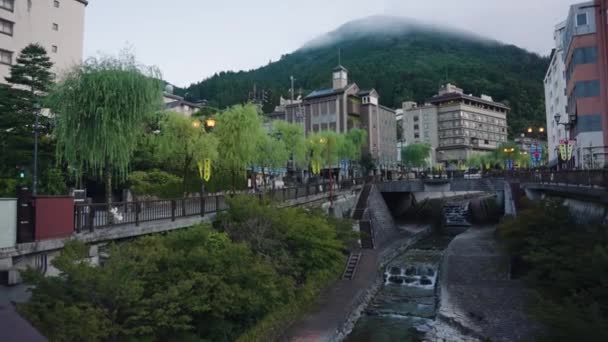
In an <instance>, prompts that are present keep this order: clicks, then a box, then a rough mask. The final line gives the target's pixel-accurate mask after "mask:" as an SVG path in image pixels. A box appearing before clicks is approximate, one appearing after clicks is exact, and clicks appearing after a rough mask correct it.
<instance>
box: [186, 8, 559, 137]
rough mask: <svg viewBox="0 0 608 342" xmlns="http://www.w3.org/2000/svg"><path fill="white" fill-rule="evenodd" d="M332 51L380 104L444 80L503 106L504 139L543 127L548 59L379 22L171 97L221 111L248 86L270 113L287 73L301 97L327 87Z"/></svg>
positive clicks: (432, 89) (422, 93) (463, 36)
mask: <svg viewBox="0 0 608 342" xmlns="http://www.w3.org/2000/svg"><path fill="white" fill-rule="evenodd" d="M338 50H340V51H341V63H342V64H343V65H344V66H346V67H347V68H348V69H349V71H350V73H349V79H350V80H351V81H354V82H356V83H357V84H358V85H359V87H361V88H375V89H377V90H378V92H379V93H380V96H381V99H380V102H381V103H382V104H384V105H386V106H389V107H393V108H398V107H401V102H402V101H406V100H415V101H418V102H422V101H424V100H425V99H427V98H429V97H430V96H432V95H434V94H436V93H437V89H438V87H439V85H440V84H442V83H445V82H446V81H447V82H451V83H454V84H456V85H458V86H459V87H461V88H463V89H464V91H465V92H466V93H472V94H474V95H477V96H479V95H480V94H481V93H484V94H487V95H491V96H492V97H493V98H494V99H495V100H498V101H502V102H504V103H505V104H508V105H509V106H511V108H512V114H511V115H510V117H509V126H510V133H511V135H516V134H518V133H519V132H521V131H522V130H523V128H524V127H525V126H527V125H543V123H544V122H545V119H544V117H545V114H544V111H545V110H544V91H543V78H544V74H545V70H546V68H547V67H548V63H549V60H548V58H546V57H541V56H539V55H537V54H534V53H530V52H528V51H526V50H523V49H520V48H518V47H516V46H514V45H505V44H502V43H499V42H496V41H492V40H489V39H486V38H483V37H479V36H474V35H472V34H468V33H464V32H459V31H455V30H449V29H447V28H441V27H437V26H429V25H425V24H420V23H417V22H415V21H413V20H410V19H404V18H396V17H386V16H374V17H368V18H364V19H360V20H355V21H352V22H349V23H347V24H345V25H343V26H341V27H340V28H338V29H337V30H336V31H333V32H330V33H328V34H326V35H324V36H321V37H319V38H317V39H315V40H313V41H312V42H310V43H308V44H306V45H305V46H303V47H302V48H300V49H298V50H297V51H295V52H293V53H290V54H287V55H283V56H282V57H281V59H280V60H279V61H276V62H271V63H269V64H268V65H266V66H263V67H260V68H258V69H255V70H250V71H239V72H220V73H218V74H215V75H214V76H212V77H210V78H208V79H206V80H203V81H201V82H199V83H196V84H192V85H190V86H189V87H188V88H187V89H179V90H178V92H181V94H182V95H183V94H185V93H186V92H187V93H188V97H189V98H191V99H207V100H209V101H210V104H211V105H214V106H217V107H220V108H223V107H225V106H229V105H232V104H235V103H240V102H244V101H247V99H248V96H249V93H250V92H251V90H252V88H253V86H254V84H256V85H257V89H258V90H259V89H266V90H268V91H269V92H270V98H269V101H268V102H267V103H266V104H265V107H264V108H265V110H267V111H268V110H272V108H273V107H274V105H276V104H277V103H278V99H279V97H280V96H281V95H282V96H284V97H288V96H289V84H290V82H289V77H290V76H291V75H293V76H294V77H295V78H296V79H297V81H296V89H300V88H301V90H302V93H303V94H304V95H306V94H307V92H309V91H311V90H313V89H316V88H322V87H329V86H330V85H331V69H332V68H333V67H335V66H336V65H337V64H338ZM243 53H245V54H246V52H243Z"/></svg>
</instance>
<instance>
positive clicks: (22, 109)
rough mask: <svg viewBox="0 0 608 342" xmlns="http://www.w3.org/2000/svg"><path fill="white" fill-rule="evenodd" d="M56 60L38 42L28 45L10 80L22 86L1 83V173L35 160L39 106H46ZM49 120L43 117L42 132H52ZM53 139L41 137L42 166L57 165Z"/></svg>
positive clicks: (28, 164) (40, 122) (41, 167)
mask: <svg viewBox="0 0 608 342" xmlns="http://www.w3.org/2000/svg"><path fill="white" fill-rule="evenodd" d="M52 65H53V63H51V62H50V58H49V57H48V55H47V54H46V51H45V50H44V48H43V47H42V46H40V45H38V44H30V45H28V46H26V47H25V48H24V49H23V50H21V52H20V53H19V55H18V56H17V60H16V63H15V64H13V65H11V67H10V76H9V77H7V78H6V80H7V82H9V83H11V84H12V85H17V86H18V87H12V86H9V85H0V175H4V176H6V177H9V178H10V177H11V176H12V174H11V173H12V172H13V170H14V169H15V166H17V165H22V166H30V164H31V163H32V161H33V150H34V135H33V134H32V127H33V126H34V122H35V116H34V113H35V108H34V106H35V105H43V103H44V99H45V95H46V91H47V90H48V89H49V87H50V86H51V84H52V74H51V72H50V68H51V67H52ZM48 127H49V120H48V118H47V117H45V116H39V127H38V129H39V131H40V132H42V133H46V132H48ZM53 150H54V146H53V141H52V139H49V138H48V137H46V136H44V135H43V136H41V139H40V141H39V155H38V159H39V169H40V170H44V169H45V168H46V167H47V166H50V165H52V164H53V160H52V159H53V158H52V156H53V153H52V151H53Z"/></svg>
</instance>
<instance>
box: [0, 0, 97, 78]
mask: <svg viewBox="0 0 608 342" xmlns="http://www.w3.org/2000/svg"><path fill="white" fill-rule="evenodd" d="M85 8H86V6H85V4H84V1H78V0H60V1H59V8H57V7H55V6H54V2H53V1H52V0H45V1H43V0H33V1H31V0H16V1H15V9H14V11H13V12H10V11H7V10H4V9H0V18H2V19H5V20H8V21H12V22H14V25H13V36H9V35H5V34H0V47H1V48H2V49H3V50H7V51H11V52H12V53H13V61H12V62H13V63H15V60H16V58H17V55H18V54H19V52H20V51H21V50H22V49H23V48H24V47H26V46H27V45H28V44H30V43H40V44H41V45H42V46H43V47H44V48H45V49H46V51H47V53H48V55H49V57H50V58H51V61H52V62H53V72H55V73H57V74H59V75H61V73H62V72H64V71H65V70H66V69H68V68H69V67H71V66H72V65H74V64H78V63H80V62H81V61H82V50H83V44H84V15H85ZM53 24H57V25H58V28H57V30H54V29H53ZM53 46H56V47H57V51H56V52H53ZM9 73H10V66H9V65H6V64H0V83H6V81H5V80H4V77H5V76H8V75H9Z"/></svg>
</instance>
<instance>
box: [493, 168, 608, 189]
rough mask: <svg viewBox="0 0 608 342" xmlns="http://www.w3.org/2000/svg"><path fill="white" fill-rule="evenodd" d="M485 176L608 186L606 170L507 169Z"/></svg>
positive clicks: (531, 181)
mask: <svg viewBox="0 0 608 342" xmlns="http://www.w3.org/2000/svg"><path fill="white" fill-rule="evenodd" d="M487 176H490V177H503V178H505V179H512V180H518V181H519V182H521V183H539V184H553V185H563V186H584V187H597V188H608V170H562V171H550V170H529V171H508V172H501V173H492V174H489V175H487ZM487 176H486V177H487Z"/></svg>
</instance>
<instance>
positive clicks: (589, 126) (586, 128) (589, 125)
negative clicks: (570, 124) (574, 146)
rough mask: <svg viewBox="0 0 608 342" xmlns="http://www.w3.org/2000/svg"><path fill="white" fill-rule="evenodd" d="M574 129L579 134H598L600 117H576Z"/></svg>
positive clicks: (600, 128)
mask: <svg viewBox="0 0 608 342" xmlns="http://www.w3.org/2000/svg"><path fill="white" fill-rule="evenodd" d="M576 120H577V123H576V129H577V131H578V132H579V133H582V132H598V131H601V130H602V116H601V115H599V114H595V115H578V116H577V118H576Z"/></svg>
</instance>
